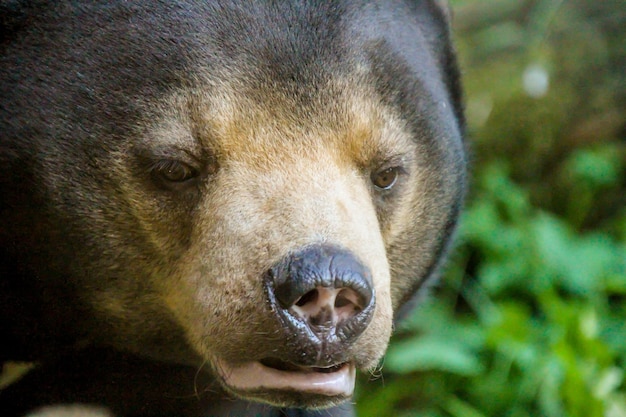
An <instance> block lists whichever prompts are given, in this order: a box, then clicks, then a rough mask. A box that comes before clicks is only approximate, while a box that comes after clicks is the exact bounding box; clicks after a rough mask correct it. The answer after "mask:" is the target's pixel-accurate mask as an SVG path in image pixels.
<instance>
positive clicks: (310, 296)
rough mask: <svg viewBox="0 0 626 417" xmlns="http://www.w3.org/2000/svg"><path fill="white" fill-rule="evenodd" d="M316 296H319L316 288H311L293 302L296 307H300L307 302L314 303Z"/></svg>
mask: <svg viewBox="0 0 626 417" xmlns="http://www.w3.org/2000/svg"><path fill="white" fill-rule="evenodd" d="M318 298H319V291H317V289H315V290H311V291H309V292H307V293H306V294H304V295H303V296H302V297H300V298H299V299H298V301H296V303H295V304H296V305H297V306H298V307H302V306H304V305H306V304H308V303H315V302H316V301H317V299H318Z"/></svg>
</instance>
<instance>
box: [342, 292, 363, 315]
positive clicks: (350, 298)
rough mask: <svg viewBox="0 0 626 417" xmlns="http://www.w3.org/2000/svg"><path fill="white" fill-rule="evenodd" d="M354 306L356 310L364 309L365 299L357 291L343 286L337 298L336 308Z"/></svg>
mask: <svg viewBox="0 0 626 417" xmlns="http://www.w3.org/2000/svg"><path fill="white" fill-rule="evenodd" d="M343 307H352V308H353V309H354V310H355V311H356V312H359V311H361V310H363V308H364V307H365V300H364V299H363V297H362V296H360V295H358V294H357V293H356V291H354V290H352V289H349V288H343V289H342V290H341V291H339V293H338V294H337V297H336V298H335V308H343Z"/></svg>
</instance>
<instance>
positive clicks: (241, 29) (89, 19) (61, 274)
mask: <svg viewBox="0 0 626 417" xmlns="http://www.w3.org/2000/svg"><path fill="white" fill-rule="evenodd" d="M0 14H1V18H0V24H2V31H1V32H0V42H1V43H0V334H1V335H2V339H3V342H2V343H0V360H2V361H17V360H19V361H36V362H39V363H41V364H42V365H41V367H40V368H39V370H37V371H34V372H33V373H32V374H30V375H28V376H27V377H26V378H25V379H24V380H23V381H21V382H20V383H18V384H16V385H14V386H12V387H10V388H9V389H6V390H4V391H3V392H2V393H0V414H2V415H3V416H13V415H22V413H24V412H26V411H27V410H29V409H32V408H33V407H36V406H40V405H45V404H61V403H68V402H85V401H86V402H93V403H97V404H104V405H106V406H108V407H110V408H111V409H112V410H113V411H114V412H115V413H117V414H119V415H156V414H165V415H190V416H191V415H193V416H200V415H219V414H222V413H224V414H228V413H234V414H237V413H240V412H243V411H242V410H247V412H250V413H252V412H253V411H254V413H255V415H256V413H267V415H279V414H280V413H283V412H284V413H287V411H280V410H279V409H277V408H271V407H268V406H259V405H253V404H250V403H245V402H241V401H231V400H229V399H226V398H228V396H227V395H226V394H224V392H223V391H222V389H221V388H220V387H219V384H217V383H215V381H213V380H212V377H211V372H210V369H204V370H206V371H209V372H204V371H202V370H201V371H197V369H198V367H199V365H201V364H202V363H203V360H204V359H205V358H202V357H201V355H200V354H199V353H198V352H197V351H194V349H193V348H190V346H189V344H188V341H187V339H186V338H185V336H184V330H183V329H181V328H180V327H179V326H178V325H177V323H176V321H175V320H174V319H173V318H172V317H171V316H170V315H169V314H168V313H167V312H164V311H162V310H161V309H160V305H154V304H152V303H151V302H150V300H152V298H151V296H152V294H153V293H154V294H156V290H154V286H155V285H157V284H158V283H157V282H156V278H154V277H157V276H167V275H168V271H169V268H170V264H171V263H174V262H175V261H176V260H178V259H180V258H181V257H182V256H183V255H184V254H185V253H187V251H188V249H189V247H190V246H191V245H192V243H191V239H192V238H191V236H192V234H193V230H194V228H195V227H196V224H197V223H196V222H197V221H198V214H197V213H198V212H200V211H201V210H200V209H199V208H198V205H199V204H201V202H202V201H203V200H202V198H201V197H202V193H201V192H195V191H189V192H187V191H186V192H183V193H178V194H177V197H176V198H172V197H155V198H154V199H153V200H154V201H157V202H156V203H154V204H155V205H156V206H158V210H159V211H158V213H159V214H158V216H154V219H153V223H151V224H150V225H151V228H152V229H151V230H144V229H142V228H141V227H140V226H139V223H138V222H137V220H136V217H137V216H138V214H137V212H136V208H135V207H134V206H133V205H132V203H130V202H129V201H131V200H129V198H128V191H127V190H126V188H124V187H126V186H127V185H128V184H127V182H126V181H122V180H121V179H120V178H124V177H123V176H122V175H121V174H120V172H122V171H121V170H122V168H121V167H122V165H123V167H128V166H131V164H126V165H124V164H125V163H126V162H125V161H123V160H122V162H120V156H122V159H123V157H124V155H130V154H131V153H132V157H133V158H134V159H133V160H134V161H136V162H133V164H134V165H132V167H131V168H128V170H129V171H131V172H132V181H133V183H132V184H131V185H132V186H134V187H136V188H137V189H143V190H145V194H142V195H140V196H134V197H137V198H138V199H139V200H144V199H145V200H147V201H150V203H151V202H152V201H153V200H151V198H152V196H155V195H156V196H162V195H163V193H162V192H161V191H160V190H159V189H158V186H157V185H155V183H154V182H153V181H151V179H150V178H148V177H147V176H146V175H145V172H146V171H147V170H148V169H149V160H150V158H151V155H152V154H153V153H154V152H155V150H154V149H152V148H151V147H150V144H148V145H146V143H135V142H133V141H134V138H135V137H137V136H138V135H142V134H145V131H146V130H145V125H146V123H148V122H149V121H150V120H151V119H152V118H153V117H156V116H154V115H156V114H158V103H161V102H163V97H165V96H167V95H169V94H172V93H174V92H176V91H188V90H189V91H202V92H203V93H206V94H207V95H214V94H215V95H216V94H218V93H219V88H220V87H219V86H220V83H221V82H222V81H227V78H228V74H237V75H238V76H240V77H242V78H243V79H245V80H246V88H248V93H249V94H250V96H251V97H253V98H254V100H255V101H256V102H259V103H265V102H267V104H268V106H270V107H271V106H272V105H274V101H273V99H272V98H271V97H270V96H271V95H272V94H277V95H280V97H289V98H290V100H292V101H290V105H291V106H292V107H291V109H290V110H292V111H293V117H294V118H295V119H296V120H299V119H301V120H305V119H307V118H309V119H310V118H316V117H319V118H320V119H321V118H323V117H328V118H331V116H332V115H330V116H329V115H327V114H325V111H326V110H327V107H323V108H316V107H315V106H317V104H316V103H318V102H323V101H324V100H332V96H328V97H326V96H324V95H323V90H324V88H325V87H324V86H325V85H326V84H327V82H328V81H329V80H331V79H333V78H334V77H336V76H337V75H342V76H347V77H349V76H350V74H351V73H352V71H353V67H354V66H355V64H356V63H364V64H365V65H367V66H368V68H369V75H368V80H370V81H371V83H372V86H373V88H374V90H375V91H376V93H377V94H378V96H379V98H380V103H381V105H384V106H388V107H389V108H391V109H393V110H394V111H395V112H396V113H397V114H398V115H401V118H402V120H403V121H405V122H406V124H407V126H408V127H409V129H410V131H411V132H412V136H413V139H414V141H415V143H416V145H415V146H416V150H417V151H416V153H415V155H416V156H415V159H416V161H417V162H416V165H417V166H418V167H419V168H420V169H425V170H426V171H431V172H432V173H433V175H432V176H424V177H425V178H426V180H425V183H426V184H427V188H428V190H426V191H424V193H427V195H428V198H429V201H432V204H429V205H426V206H428V207H426V208H425V209H424V210H428V211H430V212H429V213H427V214H423V213H416V212H412V213H414V218H407V219H405V220H404V221H405V223H406V230H405V232H404V233H403V234H402V236H400V237H398V238H397V239H396V240H395V241H394V242H393V244H389V245H388V246H387V248H386V250H387V256H388V261H389V264H390V266H391V274H392V284H391V285H392V297H393V306H394V308H395V309H396V312H397V311H398V310H399V309H400V308H401V307H402V306H403V305H406V304H407V302H408V301H409V300H410V299H411V298H413V297H414V296H415V295H416V294H418V293H419V292H420V290H421V289H422V288H423V287H425V285H426V284H427V283H428V282H430V281H432V280H433V278H434V277H436V275H437V271H438V268H439V266H440V264H441V262H442V260H443V258H444V257H445V253H446V251H447V249H448V247H449V245H450V241H451V238H452V235H453V232H454V229H455V225H456V221H457V217H458V214H459V210H460V208H461V204H462V198H463V189H464V172H465V154H464V151H463V145H462V144H461V136H462V133H463V124H464V122H463V112H462V108H461V93H460V86H459V77H458V72H457V69H456V62H455V57H454V53H453V50H452V49H451V46H450V39H449V34H448V27H447V22H446V17H445V13H444V12H443V11H442V10H441V9H440V8H439V6H437V5H436V4H435V3H434V2H431V1H408V0H407V1H399V0H398V1H394V0H388V1H383V2H376V3H373V4H371V3H369V2H361V1H357V0H346V1H337V2H335V1H332V2H326V1H313V0H301V1H294V2H272V1H243V2H237V1H210V2H206V3H200V2H193V1H177V2H173V1H145V2H125V1H106V2H105V1H103V2H85V3H84V4H81V3H79V2H69V1H67V2H66V1H58V2H39V1H32V2H29V1H4V2H1V3H0ZM407 39H413V40H414V43H411V42H408V41H407ZM207 74H209V77H211V76H213V74H215V81H216V82H215V84H211V85H209V83H207V82H206V81H205V78H206V77H207ZM220 77H221V78H220ZM357 88H358V87H357ZM320 91H321V92H320ZM318 92H319V93H318ZM255 95H258V97H254V96H255ZM159 111H160V110H159ZM277 111H278V110H277ZM303 146H304V145H303ZM161 151H163V152H169V150H158V151H157V152H161ZM204 152H207V153H204ZM201 153H202V154H203V156H204V157H206V159H207V160H208V159H210V158H217V159H218V160H219V155H211V154H210V153H209V152H208V151H207V150H206V149H203V150H202V151H201ZM129 158H130V156H129ZM144 160H145V161H147V162H146V163H145V165H142V164H143V162H142V161H144ZM368 168H370V167H368ZM128 175H131V174H128ZM129 178H131V177H129ZM142 187H143V188H142ZM441 202H446V203H445V205H444V206H439V204H443V203H441ZM146 204H147V203H146ZM392 211H393V207H391V206H390V205H389V204H387V205H385V204H382V203H381V204H380V206H379V207H377V213H378V216H379V220H380V222H381V224H385V221H387V220H386V219H388V218H391V217H392V215H393V213H392ZM435 219H436V220H435ZM397 221H400V220H397ZM422 221H423V222H424V223H428V222H431V223H433V224H434V223H435V222H437V225H436V226H433V230H432V233H429V234H428V236H425V235H424V233H423V230H422V229H418V228H417V226H416V224H417V223H420V222H422ZM152 235H157V236H160V237H163V236H165V237H163V240H162V241H159V242H161V243H162V244H161V246H159V245H158V244H153V242H152V241H151V240H150V237H151V236H152ZM163 247H165V248H166V249H165V250H164V249H163ZM163 253H166V256H164V255H163ZM279 255H281V254H273V256H274V258H273V259H272V261H275V260H276V259H278V258H277V256H279ZM269 264H271V263H268V265H269ZM263 265H265V264H263ZM259 268H261V267H259ZM155 271H159V272H158V273H157V272H155ZM116 288H120V290H119V294H120V298H123V300H121V301H120V304H121V305H124V306H128V305H132V306H133V308H132V314H129V316H128V317H126V318H125V319H124V320H120V319H119V318H116V317H109V316H107V315H106V314H105V313H103V311H101V310H99V309H98V308H96V307H94V304H93V303H94V300H98V297H100V296H102V294H105V293H106V294H111V293H114V291H113V290H114V289H116ZM154 296H155V297H156V295H154ZM256 301H257V302H262V300H256ZM267 343H268V344H270V343H275V341H267ZM241 351H242V352H243V351H245V349H244V348H243V347H242V348H241ZM234 354H235V353H233V355H234ZM135 355H137V356H135ZM242 355H243V354H242ZM363 355H365V353H363ZM68 358H69V359H68ZM207 387H208V389H207V390H206V392H201V393H200V394H199V397H195V396H194V395H193V394H194V390H195V389H197V388H199V389H200V390H201V391H204V390H205V389H206V388H207ZM304 402H305V403H306V401H304ZM207 410H210V411H207ZM295 412H296V411H289V413H295ZM336 412H337V413H340V412H341V411H339V409H337V410H336ZM346 412H348V413H349V411H346ZM272 413H273V414H272ZM333 413H334V412H333ZM288 415H292V414H288ZM307 415H316V414H315V412H312V411H311V412H309V414H307ZM321 415H324V413H323V412H321ZM333 415H336V414H333Z"/></svg>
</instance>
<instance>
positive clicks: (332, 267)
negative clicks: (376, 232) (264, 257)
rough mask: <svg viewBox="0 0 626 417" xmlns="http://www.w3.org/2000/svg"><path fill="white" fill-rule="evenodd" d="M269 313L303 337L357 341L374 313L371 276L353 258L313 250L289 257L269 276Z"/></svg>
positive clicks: (327, 248) (336, 250)
mask: <svg viewBox="0 0 626 417" xmlns="http://www.w3.org/2000/svg"><path fill="white" fill-rule="evenodd" d="M269 277H270V285H269V298H270V303H271V304H272V306H273V308H274V309H275V310H276V311H277V313H278V314H279V316H281V318H283V319H284V321H286V324H287V325H288V326H290V327H292V328H293V330H295V331H296V332H297V331H301V328H302V324H303V323H304V324H305V325H306V327H307V328H308V331H306V332H305V333H307V335H306V336H307V337H313V338H317V339H319V340H324V341H327V342H333V339H335V338H337V339H339V340H340V341H342V342H346V341H349V340H352V339H354V338H356V337H357V336H359V335H360V334H361V333H362V332H363V331H364V330H365V328H366V327H367V325H368V324H369V322H370V319H371V317H372V313H373V310H374V298H375V297H374V290H373V285H372V277H371V274H370V272H369V270H368V268H367V267H365V265H363V264H362V263H361V262H360V261H359V260H358V259H357V258H356V257H355V256H354V255H353V254H352V253H351V252H349V251H347V250H345V249H343V248H340V247H336V246H331V245H315V246H310V247H307V248H305V249H303V250H301V251H299V252H297V253H294V254H291V255H289V256H287V257H286V258H285V259H283V260H282V261H280V262H279V263H278V264H277V265H275V266H274V267H273V268H271V269H270V271H269Z"/></svg>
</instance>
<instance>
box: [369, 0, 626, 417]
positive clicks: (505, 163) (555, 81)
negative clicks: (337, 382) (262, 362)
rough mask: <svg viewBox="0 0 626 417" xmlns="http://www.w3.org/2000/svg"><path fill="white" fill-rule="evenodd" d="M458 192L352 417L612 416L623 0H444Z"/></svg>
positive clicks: (621, 302)
mask: <svg viewBox="0 0 626 417" xmlns="http://www.w3.org/2000/svg"><path fill="white" fill-rule="evenodd" d="M451 5H452V8H453V11H454V33H455V39H456V43H457V48H458V52H459V54H460V63H461V67H462V72H463V75H464V84H465V91H466V111H467V117H468V137H469V139H470V140H471V143H472V145H471V147H472V153H473V155H472V166H473V168H472V171H473V172H472V177H473V180H472V185H471V190H470V193H469V197H468V201H467V209H466V212H465V215H464V217H463V220H462V224H461V228H460V232H459V239H458V245H457V248H456V250H455V251H454V253H453V254H452V259H451V263H450V265H449V266H448V268H447V269H446V271H445V274H444V275H445V276H444V279H443V281H442V283H441V285H440V286H439V287H438V288H437V289H436V290H435V291H434V293H433V296H432V297H431V298H430V299H429V300H427V301H426V303H424V304H422V305H421V306H420V307H419V308H418V309H417V310H416V311H415V312H414V314H412V315H411V316H410V317H408V319H406V320H405V321H403V322H402V323H400V324H399V326H398V329H397V331H396V335H395V336H394V338H393V341H392V344H391V346H390V349H389V352H388V355H387V357H386V359H385V362H384V364H383V367H382V370H381V371H380V372H376V373H375V374H373V375H362V381H360V383H359V392H358V396H357V407H358V411H359V416H360V417H366V416H377V417H380V416H418V417H487V416H498V417H543V416H545V417H569V416H571V417H626V373H625V368H626V204H625V203H626V174H625V167H626V1H624V0H602V1H599V0H457V1H454V0H452V1H451Z"/></svg>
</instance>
